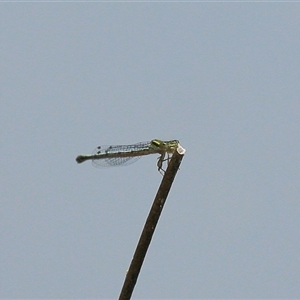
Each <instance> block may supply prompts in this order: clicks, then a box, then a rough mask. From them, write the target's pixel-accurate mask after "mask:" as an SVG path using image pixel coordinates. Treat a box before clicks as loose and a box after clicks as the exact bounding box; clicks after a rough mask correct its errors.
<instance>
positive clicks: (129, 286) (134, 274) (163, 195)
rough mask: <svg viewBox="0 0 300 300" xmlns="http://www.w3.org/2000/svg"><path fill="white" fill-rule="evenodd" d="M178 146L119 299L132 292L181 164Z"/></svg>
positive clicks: (181, 156) (152, 208)
mask: <svg viewBox="0 0 300 300" xmlns="http://www.w3.org/2000/svg"><path fill="white" fill-rule="evenodd" d="M179 147H180V150H182V151H179V150H178V151H175V152H174V153H173V155H172V158H171V160H170V163H169V165H168V168H167V170H166V173H165V175H164V177H163V179H162V182H161V184H160V186H159V189H158V191H157V194H156V196H155V199H154V201H153V204H152V207H151V209H150V212H149V215H148V218H147V220H146V223H145V225H144V229H143V231H142V233H141V237H140V240H139V242H138V245H137V247H136V250H135V253H134V255H133V259H132V261H131V264H130V267H129V270H128V272H127V275H126V278H125V281H124V284H123V287H122V290H121V293H120V296H119V300H128V299H130V298H131V295H132V293H133V289H134V286H135V284H136V282H137V278H138V276H139V273H140V270H141V267H142V264H143V261H144V258H145V256H146V253H147V250H148V247H149V245H150V242H151V239H152V236H153V234H154V231H155V227H156V225H157V223H158V220H159V217H160V214H161V212H162V209H163V207H164V204H165V202H166V200H167V196H168V194H169V191H170V189H171V186H172V183H173V181H174V178H175V176H176V173H177V171H178V169H179V166H180V164H181V160H182V158H183V156H184V152H185V150H184V149H183V148H181V146H179ZM179 152H180V153H181V154H180V153H179Z"/></svg>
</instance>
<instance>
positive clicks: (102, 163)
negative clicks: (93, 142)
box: [92, 142, 150, 168]
mask: <svg viewBox="0 0 300 300" xmlns="http://www.w3.org/2000/svg"><path fill="white" fill-rule="evenodd" d="M149 145H150V142H141V143H137V144H133V145H116V146H98V147H97V148H96V149H95V150H94V152H93V155H96V156H98V158H97V159H93V160H92V164H93V166H95V167H96V168H103V167H104V168H105V167H118V166H128V165H131V164H133V163H135V162H136V161H137V160H139V159H140V158H141V156H139V155H138V153H139V152H140V151H146V150H148V149H149ZM118 155H122V156H118ZM124 155H125V156H124ZM126 155H128V156H126ZM106 156H110V157H106ZM111 156H113V157H111Z"/></svg>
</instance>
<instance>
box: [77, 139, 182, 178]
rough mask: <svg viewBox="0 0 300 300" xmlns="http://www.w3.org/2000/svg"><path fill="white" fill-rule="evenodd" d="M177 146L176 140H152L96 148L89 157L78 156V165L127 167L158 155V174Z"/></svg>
mask: <svg viewBox="0 0 300 300" xmlns="http://www.w3.org/2000/svg"><path fill="white" fill-rule="evenodd" d="M178 145H179V141H178V140H171V141H161V140H157V139H154V140H152V141H150V142H140V143H137V144H133V145H116V146H98V147H97V148H96V149H95V150H94V152H93V154H91V155H79V156H78V157H77V158H76V161H77V162H78V163H82V162H84V161H86V160H92V163H93V165H94V166H95V167H99V168H101V167H115V166H127V165H130V164H132V163H134V162H136V161H137V160H138V159H139V158H140V157H141V156H144V155H148V154H154V153H158V154H160V156H159V157H158V161H157V168H158V171H159V172H160V173H162V171H163V172H164V169H163V162H164V161H167V163H168V162H169V160H170V154H172V153H174V151H175V150H176V149H177V147H178ZM166 156H167V157H166Z"/></svg>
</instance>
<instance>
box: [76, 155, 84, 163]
mask: <svg viewBox="0 0 300 300" xmlns="http://www.w3.org/2000/svg"><path fill="white" fill-rule="evenodd" d="M76 161H77V163H79V164H80V163H82V162H84V161H85V159H84V157H83V156H82V155H79V156H77V157H76Z"/></svg>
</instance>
